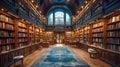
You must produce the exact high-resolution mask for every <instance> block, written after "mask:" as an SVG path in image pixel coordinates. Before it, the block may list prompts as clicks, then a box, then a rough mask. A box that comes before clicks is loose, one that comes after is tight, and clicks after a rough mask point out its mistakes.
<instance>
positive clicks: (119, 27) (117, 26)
mask: <svg viewBox="0 0 120 67" xmlns="http://www.w3.org/2000/svg"><path fill="white" fill-rule="evenodd" d="M107 29H108V30H111V29H120V23H116V24H112V25H108V26H107Z"/></svg>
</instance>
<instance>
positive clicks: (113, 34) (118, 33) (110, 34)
mask: <svg viewBox="0 0 120 67" xmlns="http://www.w3.org/2000/svg"><path fill="white" fill-rule="evenodd" d="M107 37H120V31H108V32H107Z"/></svg>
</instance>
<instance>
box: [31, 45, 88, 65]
mask: <svg viewBox="0 0 120 67" xmlns="http://www.w3.org/2000/svg"><path fill="white" fill-rule="evenodd" d="M32 67H90V66H89V65H88V64H87V63H86V62H85V61H83V60H82V58H80V56H78V55H77V54H76V53H75V52H74V51H72V49H71V48H70V47H67V46H62V47H56V46H54V47H53V46H52V47H49V48H48V50H47V51H46V52H45V53H44V54H43V55H42V57H41V58H40V59H38V60H37V61H36V62H35V63H34V64H33V65H32Z"/></svg>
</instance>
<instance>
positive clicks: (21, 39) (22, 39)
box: [18, 38, 27, 42]
mask: <svg viewBox="0 0 120 67" xmlns="http://www.w3.org/2000/svg"><path fill="white" fill-rule="evenodd" d="M26 41H27V38H20V39H18V42H26Z"/></svg>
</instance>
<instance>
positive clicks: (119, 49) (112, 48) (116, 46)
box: [107, 44, 120, 51]
mask: <svg viewBox="0 0 120 67" xmlns="http://www.w3.org/2000/svg"><path fill="white" fill-rule="evenodd" d="M107 49H111V50H116V51H120V45H119V46H118V45H114V44H107Z"/></svg>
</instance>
